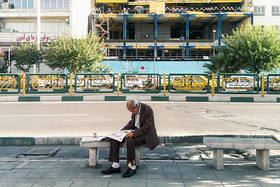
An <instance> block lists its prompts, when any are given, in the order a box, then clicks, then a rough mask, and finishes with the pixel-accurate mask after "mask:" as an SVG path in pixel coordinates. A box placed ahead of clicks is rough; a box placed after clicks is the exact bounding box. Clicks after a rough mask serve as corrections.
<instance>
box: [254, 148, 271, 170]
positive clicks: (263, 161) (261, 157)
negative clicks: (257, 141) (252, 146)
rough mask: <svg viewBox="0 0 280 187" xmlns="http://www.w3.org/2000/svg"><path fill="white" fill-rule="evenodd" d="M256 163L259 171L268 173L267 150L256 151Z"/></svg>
mask: <svg viewBox="0 0 280 187" xmlns="http://www.w3.org/2000/svg"><path fill="white" fill-rule="evenodd" d="M256 162H257V166H258V167H259V168H260V169H262V170H265V171H269V150H268V149H257V155H256Z"/></svg>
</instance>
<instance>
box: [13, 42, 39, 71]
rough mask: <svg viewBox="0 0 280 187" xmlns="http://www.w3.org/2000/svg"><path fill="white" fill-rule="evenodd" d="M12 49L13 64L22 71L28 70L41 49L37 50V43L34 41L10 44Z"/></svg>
mask: <svg viewBox="0 0 280 187" xmlns="http://www.w3.org/2000/svg"><path fill="white" fill-rule="evenodd" d="M12 50H13V52H14V56H13V60H14V61H15V66H16V67H17V68H18V69H20V70H22V71H24V72H29V69H30V68H31V66H32V65H34V64H35V63H36V62H37V61H38V59H39V57H40V56H42V50H39V51H38V50H37V43H35V42H29V43H21V44H20V45H19V46H12Z"/></svg>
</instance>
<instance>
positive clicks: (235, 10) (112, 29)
mask: <svg viewBox="0 0 280 187" xmlns="http://www.w3.org/2000/svg"><path fill="white" fill-rule="evenodd" d="M251 10H252V3H251V2H250V1H248V2H247V1H246V0H245V1H244V0H223V1H222V0H146V1H144V0H95V1H93V2H92V14H91V16H90V17H91V18H90V25H89V27H90V29H91V30H93V31H94V32H96V33H97V34H98V35H99V36H100V37H101V38H103V39H104V43H105V48H104V50H106V53H107V55H108V57H107V59H108V60H146V61H154V60H157V61H162V60H163V61H170V60H172V61H186V60H209V59H210V57H211V55H213V54H215V52H216V48H217V46H221V45H222V40H221V38H222V35H223V34H231V33H232V30H233V29H236V27H239V26H240V25H241V24H250V23H253V13H252V12H251Z"/></svg>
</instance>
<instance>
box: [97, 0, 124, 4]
mask: <svg viewBox="0 0 280 187" xmlns="http://www.w3.org/2000/svg"><path fill="white" fill-rule="evenodd" d="M95 1H96V3H105V4H107V3H127V0H95Z"/></svg>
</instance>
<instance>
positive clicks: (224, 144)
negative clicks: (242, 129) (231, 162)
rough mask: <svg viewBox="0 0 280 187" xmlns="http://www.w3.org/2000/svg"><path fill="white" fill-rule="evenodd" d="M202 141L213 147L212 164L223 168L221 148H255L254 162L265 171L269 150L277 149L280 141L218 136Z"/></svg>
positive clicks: (267, 164) (218, 168)
mask: <svg viewBox="0 0 280 187" xmlns="http://www.w3.org/2000/svg"><path fill="white" fill-rule="evenodd" d="M203 143H204V144H205V145H206V146H207V147H210V148H213V149H214V150H213V160H214V166H215V168H216V169H217V170H223V169H224V155H223V154H224V153H223V149H256V164H257V166H258V167H259V168H260V169H262V170H265V171H268V170H269V166H270V164H269V162H270V161H269V150H279V149H280V143H278V142H277V141H275V140H273V139H270V138H219V137H204V138H203Z"/></svg>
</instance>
